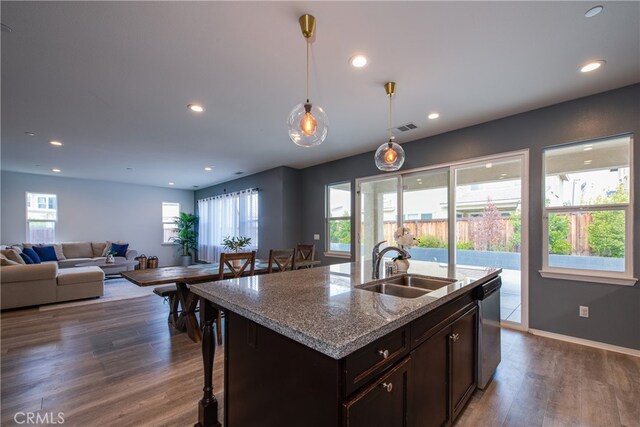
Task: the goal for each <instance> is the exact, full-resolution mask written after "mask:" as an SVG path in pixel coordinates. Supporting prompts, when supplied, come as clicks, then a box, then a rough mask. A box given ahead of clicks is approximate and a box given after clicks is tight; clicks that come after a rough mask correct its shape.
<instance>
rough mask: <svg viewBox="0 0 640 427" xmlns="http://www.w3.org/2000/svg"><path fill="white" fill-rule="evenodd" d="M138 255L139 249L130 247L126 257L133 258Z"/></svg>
mask: <svg viewBox="0 0 640 427" xmlns="http://www.w3.org/2000/svg"><path fill="white" fill-rule="evenodd" d="M137 256H138V251H136V250H135V249H129V250H128V251H127V253H126V256H125V258H127V259H129V260H132V259H134V258H135V257H137Z"/></svg>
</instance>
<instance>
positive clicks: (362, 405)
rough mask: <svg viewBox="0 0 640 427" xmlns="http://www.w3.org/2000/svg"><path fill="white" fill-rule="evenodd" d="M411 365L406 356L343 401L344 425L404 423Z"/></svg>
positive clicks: (391, 426)
mask: <svg viewBox="0 0 640 427" xmlns="http://www.w3.org/2000/svg"><path fill="white" fill-rule="evenodd" d="M410 366H411V358H410V357H407V358H405V359H404V360H403V361H401V362H400V363H398V365H397V366H395V367H394V368H393V369H391V370H390V371H389V372H388V373H386V374H385V375H383V376H382V377H380V379H378V380H377V381H375V382H374V383H372V384H371V385H369V386H367V387H365V388H364V389H363V390H362V391H361V392H359V393H357V394H356V395H355V396H354V397H353V398H352V399H351V400H349V401H348V402H347V403H345V404H344V412H343V413H344V423H343V425H344V426H345V427H361V426H362V427H365V426H366V427H370V426H385V427H405V426H406V425H407V393H408V381H409V376H410V372H409V369H410Z"/></svg>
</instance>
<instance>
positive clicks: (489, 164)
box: [484, 163, 493, 169]
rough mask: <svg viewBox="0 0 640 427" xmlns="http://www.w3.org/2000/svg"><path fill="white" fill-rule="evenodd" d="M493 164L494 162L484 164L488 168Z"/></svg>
mask: <svg viewBox="0 0 640 427" xmlns="http://www.w3.org/2000/svg"><path fill="white" fill-rule="evenodd" d="M492 166H493V163H487V164H486V165H484V167H485V168H487V169H489V168H490V167H492Z"/></svg>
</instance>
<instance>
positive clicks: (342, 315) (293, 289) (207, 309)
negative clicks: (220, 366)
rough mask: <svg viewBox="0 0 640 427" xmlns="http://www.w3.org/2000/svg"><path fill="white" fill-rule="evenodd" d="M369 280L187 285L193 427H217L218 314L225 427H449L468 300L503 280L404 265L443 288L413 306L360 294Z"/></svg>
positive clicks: (345, 274)
mask: <svg viewBox="0 0 640 427" xmlns="http://www.w3.org/2000/svg"><path fill="white" fill-rule="evenodd" d="M371 271H372V269H371V265H370V263H367V262H364V263H345V264H338V265H332V266H326V267H318V268H313V269H305V270H297V271H293V272H285V273H277V274H270V275H263V276H253V277H246V278H241V279H233V280H225V281H220V282H213V283H203V284H198V285H193V286H192V287H191V291H192V292H194V293H195V294H197V295H199V296H200V297H201V298H202V299H201V318H202V321H203V325H204V328H203V359H204V367H205V388H204V397H203V399H202V400H201V401H200V402H199V425H203V426H216V425H220V424H219V422H218V419H217V401H216V399H215V397H214V396H213V395H212V393H211V391H212V389H213V388H212V364H213V356H214V351H215V348H214V341H213V329H212V328H213V326H212V325H213V318H214V315H215V310H216V309H218V308H221V309H223V310H224V311H225V313H226V320H225V346H224V350H225V369H224V371H225V378H224V382H225V383H224V384H225V386H224V390H225V392H224V396H225V399H224V404H225V405H224V406H225V411H224V414H225V420H226V421H225V425H227V426H229V427H235V426H253V425H256V426H272V425H273V426H289V425H291V426H295V425H305V426H315V425H317V426H354V427H355V426H360V425H362V426H364V425H385V426H386V425H388V426H394V425H412V426H418V425H431V424H432V423H433V424H438V425H442V424H449V423H451V422H452V421H453V420H454V419H455V417H456V416H457V415H458V413H459V412H460V410H461V409H462V408H463V407H464V403H466V401H467V400H468V398H469V397H470V395H471V393H472V392H473V390H475V366H476V359H475V355H476V348H475V347H476V338H475V336H476V328H477V321H478V320H477V308H476V303H475V300H474V297H473V290H474V288H476V287H477V286H479V285H481V284H483V283H485V282H487V281H488V280H491V279H492V278H494V277H496V276H497V275H498V274H499V273H500V270H499V269H491V268H487V269H478V268H461V267H456V266H452V265H446V264H444V265H443V264H438V263H430V262H420V261H413V262H412V263H411V268H410V270H409V273H411V274H420V275H427V276H430V277H434V278H444V279H447V278H449V279H450V280H449V281H444V282H440V283H439V285H438V287H437V289H435V290H433V291H427V292H423V293H419V294H418V295H419V296H413V297H410V298H406V297H397V296H393V295H386V294H381V293H378V292H373V291H372V290H366V289H362V288H361V287H362V285H363V284H367V283H369V282H372V279H371ZM425 417H426V418H425Z"/></svg>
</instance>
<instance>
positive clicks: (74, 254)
mask: <svg viewBox="0 0 640 427" xmlns="http://www.w3.org/2000/svg"><path fill="white" fill-rule="evenodd" d="M62 251H63V252H64V256H65V257H67V258H91V257H92V256H93V250H92V249H91V242H73V243H63V244H62Z"/></svg>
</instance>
